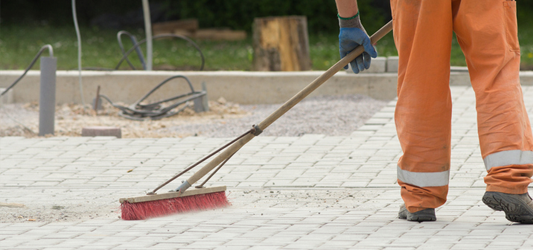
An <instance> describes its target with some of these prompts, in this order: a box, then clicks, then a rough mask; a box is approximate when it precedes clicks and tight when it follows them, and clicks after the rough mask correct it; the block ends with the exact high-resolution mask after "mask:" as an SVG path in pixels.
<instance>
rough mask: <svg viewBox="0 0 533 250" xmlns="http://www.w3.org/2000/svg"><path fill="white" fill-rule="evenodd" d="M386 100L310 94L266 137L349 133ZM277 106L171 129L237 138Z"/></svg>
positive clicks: (255, 107)
mask: <svg viewBox="0 0 533 250" xmlns="http://www.w3.org/2000/svg"><path fill="white" fill-rule="evenodd" d="M386 104H387V102H384V101H378V100H375V99H372V98H370V97H367V96H363V95H345V96H320V97H311V98H309V99H306V100H304V101H302V102H301V103H299V104H297V105H296V106H294V107H293V108H292V109H291V110H289V111H288V112H287V113H285V114H284V115H283V116H281V117H280V118H279V119H278V120H277V121H276V122H274V123H273V124H272V125H271V126H270V127H268V128H267V129H266V130H265V131H264V132H263V134H262V135H264V136H302V135H304V134H324V135H328V136H347V135H350V134H351V133H352V132H353V131H355V130H356V129H357V128H359V127H360V126H362V125H363V124H364V122H365V121H366V120H368V119H369V118H371V117H372V116H373V115H374V114H375V113H376V112H377V111H379V110H380V109H381V108H383V107H384V106H385V105H386ZM280 106H281V104H277V105H245V106H241V108H242V109H243V110H245V111H247V112H248V113H249V115H247V116H245V117H242V118H238V119H230V120H225V119H220V120H214V121H213V123H210V124H187V125H183V126H175V127H171V128H169V130H173V131H176V132H178V133H187V132H191V131H194V133H195V134H197V135H201V136H206V137H235V136H238V135H240V134H242V133H243V132H245V131H246V130H248V129H250V128H251V126H252V125H254V124H258V123H259V122H261V121H262V120H264V119H265V118H267V117H268V116H269V115H270V114H271V113H273V112H274V111H275V110H276V109H278V108H279V107H280Z"/></svg>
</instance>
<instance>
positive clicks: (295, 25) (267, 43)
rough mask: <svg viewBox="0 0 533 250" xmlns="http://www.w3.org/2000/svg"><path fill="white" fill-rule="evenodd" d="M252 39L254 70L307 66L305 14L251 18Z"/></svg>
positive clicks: (288, 68)
mask: <svg viewBox="0 0 533 250" xmlns="http://www.w3.org/2000/svg"><path fill="white" fill-rule="evenodd" d="M253 39H254V41H253V47H254V59H253V68H254V70H256V71H303V70H311V59H310V57H309V39H308V36H307V18H306V17H305V16H287V17H265V18H255V20H254V26H253Z"/></svg>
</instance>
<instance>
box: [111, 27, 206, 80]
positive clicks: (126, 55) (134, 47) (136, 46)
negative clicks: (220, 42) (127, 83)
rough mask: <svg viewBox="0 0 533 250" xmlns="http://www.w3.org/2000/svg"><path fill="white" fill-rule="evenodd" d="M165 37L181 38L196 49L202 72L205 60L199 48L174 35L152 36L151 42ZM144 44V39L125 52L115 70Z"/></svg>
mask: <svg viewBox="0 0 533 250" xmlns="http://www.w3.org/2000/svg"><path fill="white" fill-rule="evenodd" d="M165 37H173V38H181V39H183V40H185V41H187V42H189V43H190V44H191V45H192V46H193V47H194V48H196V50H198V52H199V53H200V57H201V58H202V66H200V71H202V70H203V69H204V65H205V58H204V54H203V53H202V50H200V47H198V45H197V44H196V43H195V42H193V41H192V40H191V39H189V38H188V37H185V36H181V35H175V34H162V35H157V36H154V37H152V40H155V39H159V38H165ZM145 42H146V39H143V40H141V41H140V42H139V43H138V44H136V45H134V46H133V47H132V48H130V49H129V50H128V51H126V53H125V54H124V56H122V59H120V61H119V62H118V64H117V66H116V67H115V70H118V68H119V67H120V65H121V64H122V62H123V61H124V60H125V59H126V58H127V57H128V55H129V54H130V53H131V52H133V50H134V49H136V48H138V47H139V46H140V45H141V44H143V43H145Z"/></svg>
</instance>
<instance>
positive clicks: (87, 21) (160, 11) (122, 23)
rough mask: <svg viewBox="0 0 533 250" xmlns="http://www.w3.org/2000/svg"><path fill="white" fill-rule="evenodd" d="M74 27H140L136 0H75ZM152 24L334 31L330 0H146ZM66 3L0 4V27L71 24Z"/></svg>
mask: <svg viewBox="0 0 533 250" xmlns="http://www.w3.org/2000/svg"><path fill="white" fill-rule="evenodd" d="M76 5H77V15H78V20H79V23H80V25H82V26H98V27H99V28H107V29H117V30H118V29H123V28H142V27H143V14H142V3H141V1H140V0H111V1H103V0H78V1H76ZM150 5H151V6H150V7H151V8H150V9H151V16H152V22H160V21H166V20H177V19H185V18H197V19H198V20H199V22H200V27H201V28H212V27H228V28H231V29H236V30H241V29H244V30H246V31H247V32H250V31H251V27H252V22H253V20H254V18H256V17H265V16H284V15H304V16H307V22H308V26H309V32H318V33H336V32H337V29H338V24H337V20H336V18H335V15H336V13H337V11H336V7H335V3H334V1H325V0H306V1H301V0H300V1H287V0H268V1H257V0H194V1H193V0H187V1H185V0H151V1H150ZM517 5H518V19H519V24H520V25H532V24H533V17H531V14H530V13H532V12H533V1H531V0H519V1H517ZM71 8H72V7H71V1H70V0H53V1H52V0H47V1H43V0H0V22H1V23H0V24H5V25H35V24H37V25H38V24H41V25H43V24H44V25H51V26H65V25H68V26H70V25H72V9H71ZM359 8H360V10H361V17H362V20H363V24H364V25H365V27H366V29H367V30H368V32H373V31H375V30H376V29H378V28H379V27H380V26H381V25H383V24H384V23H385V22H386V21H388V20H390V19H391V15H390V4H389V0H372V1H359Z"/></svg>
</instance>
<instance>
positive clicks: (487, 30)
mask: <svg viewBox="0 0 533 250" xmlns="http://www.w3.org/2000/svg"><path fill="white" fill-rule="evenodd" d="M391 9H392V16H393V26H394V31H393V32H394V41H395V43H396V47H397V49H398V53H399V57H400V61H399V69H398V102H397V104H396V112H395V122H396V129H397V132H398V138H399V140H400V144H401V147H402V150H403V156H402V157H401V158H400V160H399V162H398V183H399V185H400V186H401V195H402V198H403V200H404V202H405V204H406V207H407V209H408V210H409V212H411V213H414V212H417V211H420V210H422V209H425V208H436V207H438V206H440V205H442V204H444V202H445V201H446V196H447V193H448V182H449V176H450V153H451V111H452V101H451V95H450V87H449V79H450V54H451V43H452V37H453V32H455V34H456V36H457V40H458V41H459V44H460V46H461V48H462V50H463V53H464V54H465V57H466V62H467V65H468V70H469V73H470V80H471V83H472V87H473V89H474V91H475V94H476V108H477V115H478V133H479V142H480V146H481V153H482V157H483V160H484V163H485V167H486V169H487V171H488V173H487V176H486V177H485V183H486V184H487V191H496V192H503V193H510V194H522V193H526V192H527V186H528V185H529V183H530V182H531V176H532V175H533V151H532V150H533V146H532V145H533V139H532V135H531V127H530V124H529V119H528V115H527V112H526V110H525V106H524V103H523V96H522V89H521V86H520V82H519V76H518V73H519V70H520V69H519V67H520V47H519V45H518V36H517V24H516V2H515V1H506V0H482V1H480V0H391Z"/></svg>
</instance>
